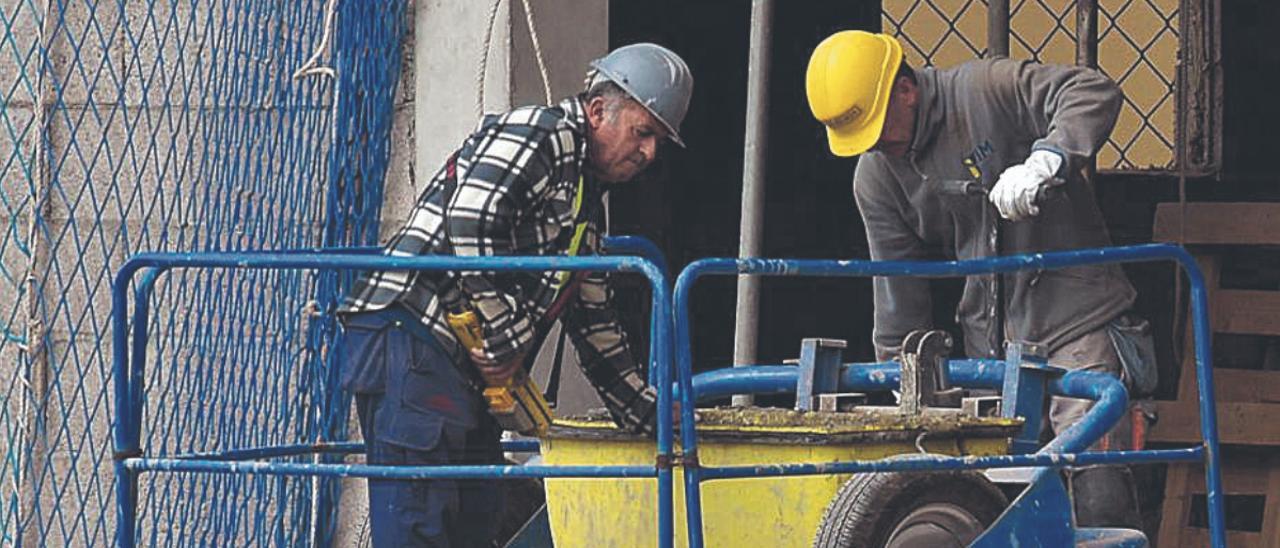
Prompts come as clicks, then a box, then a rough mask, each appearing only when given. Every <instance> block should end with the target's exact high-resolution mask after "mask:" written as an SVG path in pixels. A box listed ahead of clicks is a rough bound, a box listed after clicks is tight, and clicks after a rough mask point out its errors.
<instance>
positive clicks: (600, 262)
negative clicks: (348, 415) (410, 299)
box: [111, 252, 674, 547]
mask: <svg viewBox="0 0 1280 548" xmlns="http://www.w3.org/2000/svg"><path fill="white" fill-rule="evenodd" d="M183 268H220V269H229V268H234V269H268V270H287V269H325V270H480V271H494V272H511V271H563V270H569V271H614V272H635V273H639V274H642V275H644V276H645V278H647V279H648V281H649V283H650V285H651V289H652V307H653V314H652V318H651V322H650V342H649V344H650V346H649V355H650V369H651V370H655V371H656V375H655V377H656V381H657V386H667V385H670V384H671V380H670V379H671V377H670V374H671V369H670V363H671V359H670V356H671V355H672V353H671V333H670V329H671V306H670V304H669V303H670V302H671V300H670V293H669V291H668V288H667V285H666V277H665V275H664V273H663V272H662V271H661V270H660V269H659V268H658V267H657V266H656V265H654V264H653V263H652V262H650V261H647V260H644V259H641V258H637V257H442V256H425V257H389V256H383V255H371V254H368V253H323V252H322V253H314V252H292V253H269V252H251V253H143V254H139V255H135V256H133V257H132V258H130V259H129V260H128V261H127V262H126V263H125V264H124V266H122V267H121V268H120V270H119V271H118V272H117V273H116V277H115V283H114V285H113V287H112V311H111V321H112V328H113V331H112V342H113V348H112V352H113V354H112V355H113V362H114V367H113V379H114V383H115V388H114V390H115V405H116V409H115V411H116V422H115V425H114V429H113V440H114V449H115V474H116V480H117V481H116V511H117V520H118V521H117V524H116V527H117V528H116V541H117V543H118V544H119V545H120V546H122V547H132V546H134V545H135V543H136V529H135V527H136V517H137V516H136V511H137V496H138V474H139V473H141V472H143V471H186V472H213V473H229V474H244V473H257V474H273V475H308V476H328V477H375V478H400V479H410V478H495V477H496V478H500V477H657V479H658V509H659V510H658V533H659V538H660V539H662V545H663V546H670V545H671V542H672V539H673V538H674V521H673V512H672V507H671V505H672V502H673V497H672V494H673V489H672V487H673V486H672V478H673V476H672V469H671V467H670V466H659V465H658V464H657V463H670V462H671V460H672V459H671V455H672V440H673V435H672V420H671V418H672V417H671V408H672V406H671V391H670V390H659V391H658V411H657V415H658V417H657V420H658V428H657V431H658V436H657V437H658V440H657V444H658V458H657V459H656V461H655V464H654V465H652V466H574V467H564V466H491V465H490V466H482V465H476V466H406V467H385V466H370V465H346V464H294V463H274V462H242V461H227V460H225V455H224V456H216V455H215V456H209V457H208V458H203V459H197V458H193V459H190V460H186V459H173V458H170V459H154V458H146V457H145V456H144V453H143V452H142V448H141V430H140V425H141V422H142V414H143V406H144V404H145V399H144V394H143V391H144V387H145V386H146V384H145V365H146V347H147V329H146V326H147V325H148V323H147V317H148V314H149V310H150V297H151V292H152V290H153V288H154V286H155V283H156V280H157V279H158V277H159V276H160V275H161V274H162V273H164V272H166V271H169V270H173V269H183ZM138 272H143V275H142V276H141V277H140V279H139V280H138V282H137V286H136V288H135V290H134V310H133V333H132V334H133V340H132V345H130V343H129V340H128V337H129V321H128V319H127V318H126V315H127V311H128V305H129V302H128V296H127V293H126V291H127V289H128V288H129V286H130V284H131V283H132V282H133V278H134V275H135V274H137V273H138ZM130 351H132V353H130ZM296 449H297V447H293V448H291V449H287V450H286V452H288V451H289V450H296ZM271 452H273V448H263V449H261V450H258V451H257V453H256V454H259V455H263V454H264V453H271ZM248 454H251V455H252V454H255V453H254V452H252V451H251V452H249V453H248Z"/></svg>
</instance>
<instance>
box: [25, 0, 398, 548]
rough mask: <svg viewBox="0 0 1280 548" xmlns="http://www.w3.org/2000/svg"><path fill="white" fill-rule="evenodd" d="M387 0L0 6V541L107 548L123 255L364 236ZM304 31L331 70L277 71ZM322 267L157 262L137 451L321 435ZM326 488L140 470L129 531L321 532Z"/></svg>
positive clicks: (329, 406) (327, 525)
mask: <svg viewBox="0 0 1280 548" xmlns="http://www.w3.org/2000/svg"><path fill="white" fill-rule="evenodd" d="M405 3H406V2H404V1H394V2H336V1H325V0H199V1H197V0H117V1H114V2H110V1H94V0H60V1H56V2H54V1H48V0H8V1H6V2H3V3H0V183H2V187H0V223H3V224H0V228H2V229H3V235H0V255H2V256H3V263H2V264H0V375H3V377H4V379H5V380H6V381H7V382H6V388H5V389H4V391H3V396H0V429H2V431H0V452H2V454H3V459H2V460H0V535H3V536H2V538H0V543H3V544H4V545H24V544H25V545H29V546H66V545H72V546H91V545H92V546H105V545H110V544H112V543H113V540H114V539H113V534H114V530H115V524H114V516H115V500H114V492H113V482H114V476H113V469H112V465H113V455H112V452H111V437H110V433H111V430H110V423H111V420H112V416H111V414H112V413H111V410H112V395H111V390H110V381H111V365H112V364H111V362H110V346H111V345H110V337H111V328H110V306H111V305H110V291H109V290H110V284H111V280H112V273H113V272H114V270H115V269H116V268H118V267H119V266H120V265H121V264H122V263H123V261H124V260H125V259H126V258H127V257H128V256H130V255H131V254H133V253H136V252H139V251H202V250H222V251H225V250H248V249H285V248H300V247H314V246H321V245H352V244H370V243H374V240H375V238H376V229H377V226H376V225H377V218H378V210H379V208H380V205H381V202H382V184H383V177H384V174H385V170H386V165H387V161H388V149H389V133H390V126H391V118H392V112H393V108H392V104H393V102H394V94H395V90H396V86H397V83H398V80H399V74H400V63H401V60H400V45H401V39H402V34H403V32H404V26H405V23H404V20H405V18H406V15H405V5H404V4H405ZM330 15H331V17H329V16H330ZM317 48H323V49H322V50H321V52H320V55H319V57H318V62H319V64H320V65H321V66H324V65H329V66H331V67H332V68H333V69H334V72H333V73H332V74H333V75H324V74H323V71H321V72H322V73H321V74H319V75H315V76H310V77H305V78H301V79H295V78H294V77H293V73H294V71H295V70H296V69H297V68H298V67H300V66H302V65H304V64H305V63H306V62H307V61H308V59H309V58H311V57H312V55H313V52H315V51H316V50H317ZM344 281H345V280H344V277H342V276H339V275H338V274H336V273H332V272H314V273H278V272H277V273H253V272H239V271H198V272H197V271H189V272H187V271H176V272H172V273H170V274H167V275H166V277H165V278H164V279H162V280H161V282H160V283H159V285H158V286H157V291H156V297H155V299H156V300H155V301H154V310H155V313H154V315H153V316H152V318H151V320H150V321H151V326H150V332H151V333H152V334H153V337H152V344H151V345H150V346H149V348H148V349H147V352H148V353H149V358H148V363H149V367H150V370H149V372H148V375H149V379H148V385H147V390H148V395H147V400H148V407H147V408H146V409H145V411H144V418H143V423H144V424H143V446H144V448H145V450H146V451H147V453H148V454H149V455H155V456H160V455H174V454H180V453H197V452H210V451H221V450H226V449H230V448H237V447H249V446H257V445H269V444H286V443H309V442H315V441H321V440H323V441H334V440H342V439H345V435H346V425H347V412H346V409H347V406H346V405H344V404H345V402H344V401H342V398H341V396H340V395H338V394H337V393H336V391H335V390H334V388H335V379H334V372H333V371H332V368H331V367H330V366H329V365H330V364H329V362H328V360H327V359H326V358H327V349H328V346H329V344H330V343H331V342H332V339H333V334H334V324H333V320H332V316H331V315H330V314H329V312H330V311H331V310H332V308H333V306H334V298H335V296H336V295H338V294H339V290H340V288H341V286H342V284H343V282H344ZM308 458H310V457H308ZM336 490H337V484H336V483H334V482H332V481H321V480H315V479H312V478H265V477H247V476H216V475H188V474H147V475H144V476H143V477H142V481H141V492H140V496H139V509H140V514H139V538H138V542H139V543H140V544H144V545H153V546H173V545H183V546H186V545H215V546H218V545H254V544H258V545H261V544H269V545H298V544H326V543H327V542H328V539H330V538H332V535H333V531H334V526H335V525H334V524H335V520H336V502H335V501H336V496H337V493H336Z"/></svg>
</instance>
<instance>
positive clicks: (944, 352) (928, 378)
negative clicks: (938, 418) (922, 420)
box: [898, 330, 964, 415]
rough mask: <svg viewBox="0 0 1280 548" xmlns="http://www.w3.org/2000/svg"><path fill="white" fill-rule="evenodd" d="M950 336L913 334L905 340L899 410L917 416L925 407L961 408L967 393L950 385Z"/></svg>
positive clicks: (942, 333) (930, 333) (931, 333)
mask: <svg viewBox="0 0 1280 548" xmlns="http://www.w3.org/2000/svg"><path fill="white" fill-rule="evenodd" d="M951 345H952V341H951V335H948V334H947V333H946V332H945V331H940V330H933V331H924V330H921V331H912V332H911V333H908V334H907V336H906V338H904V339H903V340H902V354H901V358H900V360H901V363H902V380H901V384H900V389H901V391H902V399H901V400H900V401H899V403H898V410H899V412H901V413H902V414H904V415H918V414H920V413H921V412H922V411H924V409H925V408H926V407H959V406H960V400H961V397H962V396H963V395H964V391H963V390H961V389H959V388H953V387H952V386H951V376H950V374H949V372H948V371H947V356H949V355H950V354H951Z"/></svg>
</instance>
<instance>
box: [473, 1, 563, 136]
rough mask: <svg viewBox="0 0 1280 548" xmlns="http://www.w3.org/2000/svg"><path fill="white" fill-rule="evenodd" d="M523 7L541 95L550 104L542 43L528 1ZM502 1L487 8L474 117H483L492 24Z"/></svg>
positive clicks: (549, 90)
mask: <svg viewBox="0 0 1280 548" xmlns="http://www.w3.org/2000/svg"><path fill="white" fill-rule="evenodd" d="M521 3H522V4H523V5H524V22H525V25H526V26H528V27H529V40H530V41H532V42H533V55H534V57H535V58H536V59H537V61H538V73H539V74H540V75H541V76H542V93H543V96H544V97H546V100H547V104H548V105H550V104H551V76H550V75H549V73H548V72H547V63H546V61H545V60H544V59H543V57H542V41H541V40H539V39H538V28H537V26H536V25H534V24H533V6H531V5H529V0H521ZM501 4H502V0H493V6H492V7H491V8H489V25H488V27H487V28H486V29H485V33H484V49H482V50H481V53H480V70H479V72H478V73H477V74H476V116H477V117H479V116H483V115H484V78H485V72H486V71H487V70H488V66H489V49H490V48H491V42H492V40H493V22H494V20H496V19H497V18H498V6H499V5H501Z"/></svg>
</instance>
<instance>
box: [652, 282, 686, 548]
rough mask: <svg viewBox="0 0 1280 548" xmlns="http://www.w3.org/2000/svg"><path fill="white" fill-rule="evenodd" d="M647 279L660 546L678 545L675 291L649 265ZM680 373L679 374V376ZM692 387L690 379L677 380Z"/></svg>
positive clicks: (666, 547) (662, 547)
mask: <svg viewBox="0 0 1280 548" xmlns="http://www.w3.org/2000/svg"><path fill="white" fill-rule="evenodd" d="M644 273H645V276H647V277H648V278H649V284H650V285H651V286H652V288H653V290H652V295H651V299H652V304H651V306H652V307H653V312H651V314H652V317H651V318H650V322H651V326H650V328H649V370H650V372H651V373H654V375H653V377H654V378H655V380H656V384H655V386H657V387H658V413H657V415H658V418H657V420H658V427H657V431H658V432H657V434H658V436H657V437H658V440H657V441H658V455H657V461H656V463H655V466H657V469H658V470H657V476H658V546H659V548H670V547H671V546H674V545H675V535H676V533H675V476H674V474H673V471H672V469H671V463H672V462H673V461H674V458H673V455H674V451H673V447H672V446H673V445H674V440H675V432H674V429H673V427H672V405H671V401H672V400H671V396H672V394H671V392H672V387H671V372H672V371H673V370H675V363H674V357H675V349H674V348H673V346H672V340H673V338H674V335H673V334H672V329H673V327H674V325H673V322H674V319H673V318H672V314H671V293H670V291H671V288H670V287H669V286H668V284H667V278H666V272H665V270H659V269H658V268H657V267H655V266H654V265H653V264H652V263H646V267H645V268H644ZM677 374H678V373H677ZM676 380H677V381H682V384H684V383H686V382H687V383H688V384H689V385H690V386H692V383H693V381H692V380H690V379H676Z"/></svg>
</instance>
